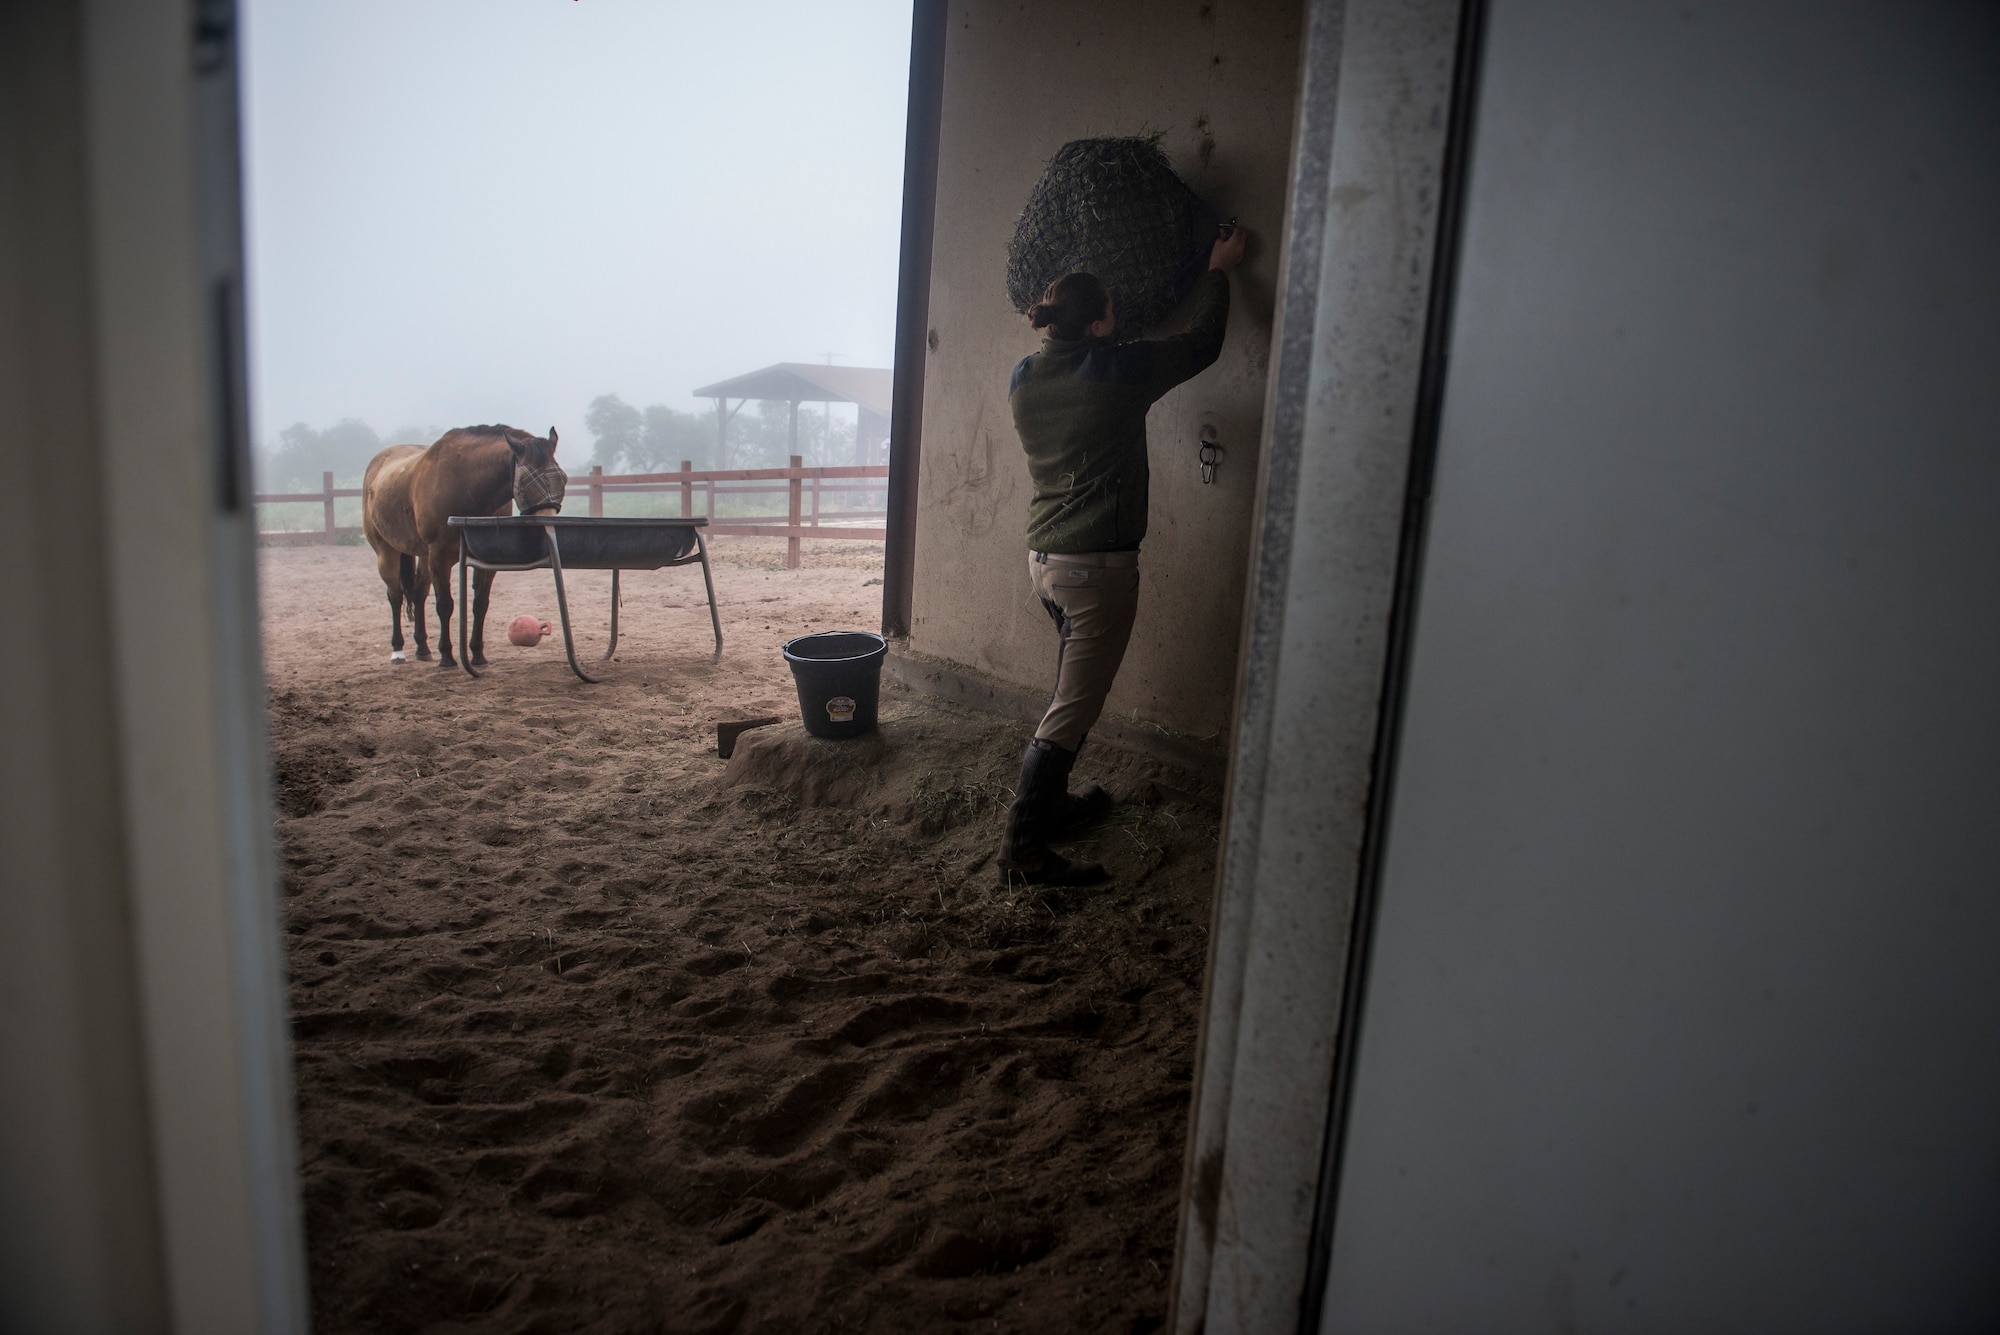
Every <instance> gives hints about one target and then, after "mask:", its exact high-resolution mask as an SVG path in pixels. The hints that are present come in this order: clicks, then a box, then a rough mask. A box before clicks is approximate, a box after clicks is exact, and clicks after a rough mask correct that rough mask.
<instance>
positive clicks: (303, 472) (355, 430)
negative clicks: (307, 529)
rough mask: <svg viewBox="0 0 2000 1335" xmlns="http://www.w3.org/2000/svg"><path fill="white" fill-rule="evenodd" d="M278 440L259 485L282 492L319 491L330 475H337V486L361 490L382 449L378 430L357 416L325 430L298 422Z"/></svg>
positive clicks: (335, 480)
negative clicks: (323, 478)
mask: <svg viewBox="0 0 2000 1335" xmlns="http://www.w3.org/2000/svg"><path fill="white" fill-rule="evenodd" d="M278 438H279V442H280V443H279V445H278V448H277V449H275V450H273V451H271V452H270V454H269V455H268V456H267V462H266V465H265V469H264V473H265V476H264V481H263V482H262V483H260V484H259V485H261V486H265V487H269V488H273V489H275V490H278V491H318V490H319V486H320V475H321V474H322V473H326V472H331V473H332V474H333V484H334V485H335V486H337V487H358V486H360V485H361V475H362V474H363V473H365V472H367V471H368V461H369V460H370V459H373V458H374V457H375V455H376V453H377V452H378V451H379V450H380V449H381V448H382V438H381V437H380V436H378V435H376V434H375V429H374V428H373V427H371V426H369V425H368V424H367V423H366V422H364V421H361V420H360V419H359V418H355V417H344V418H342V419H341V420H340V421H338V422H335V423H334V424H333V425H332V426H330V427H328V428H327V429H326V430H324V431H315V430H314V429H313V428H311V427H309V426H307V425H306V424H305V423H304V422H294V423H293V424H292V425H290V426H288V427H286V428H285V429H284V430H283V431H281V432H279V433H278Z"/></svg>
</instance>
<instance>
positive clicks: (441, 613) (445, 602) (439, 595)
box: [425, 547, 458, 668]
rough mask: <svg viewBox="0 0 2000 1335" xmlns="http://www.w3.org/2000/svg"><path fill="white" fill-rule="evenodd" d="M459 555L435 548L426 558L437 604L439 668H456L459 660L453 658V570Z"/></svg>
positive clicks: (448, 549)
mask: <svg viewBox="0 0 2000 1335" xmlns="http://www.w3.org/2000/svg"><path fill="white" fill-rule="evenodd" d="M457 560H458V553H457V552H455V551H453V550H451V549H450V548H442V547H433V548H431V550H430V554H429V555H428V556H426V557H425V564H426V565H427V566H428V568H429V574H430V580H431V597H432V599H434V600H435V601H436V603H437V614H438V666H439V667H441V668H455V667H457V666H458V660H457V659H456V658H453V657H452V656H451V568H452V566H453V565H455V564H457Z"/></svg>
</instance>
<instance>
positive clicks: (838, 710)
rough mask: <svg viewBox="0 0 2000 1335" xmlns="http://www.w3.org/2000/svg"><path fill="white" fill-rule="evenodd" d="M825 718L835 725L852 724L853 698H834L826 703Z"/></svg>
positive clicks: (844, 696)
mask: <svg viewBox="0 0 2000 1335" xmlns="http://www.w3.org/2000/svg"><path fill="white" fill-rule="evenodd" d="M826 716H827V717H828V718H830V719H832V720H833V721H834V722H835V723H852V722H853V721H854V697H853V696H851V695H836V696H834V697H833V699H831V700H829V701H827V702H826Z"/></svg>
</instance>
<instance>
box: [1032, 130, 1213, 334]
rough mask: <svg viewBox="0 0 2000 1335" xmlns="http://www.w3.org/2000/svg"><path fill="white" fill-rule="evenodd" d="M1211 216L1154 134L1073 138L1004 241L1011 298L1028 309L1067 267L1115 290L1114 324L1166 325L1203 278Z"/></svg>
mask: <svg viewBox="0 0 2000 1335" xmlns="http://www.w3.org/2000/svg"><path fill="white" fill-rule="evenodd" d="M1215 224H1216V217H1215V214H1214V213H1213V212H1212V211H1211V210H1210V209H1209V207H1208V205H1206V204H1204V203H1203V202H1202V201H1201V197H1200V196H1198V195H1196V194H1195V192H1194V191H1193V190H1190V189H1189V188H1188V186H1187V183H1186V182H1184V181H1182V180H1181V178H1180V177H1179V176H1177V175H1175V174H1174V169H1173V165H1172V164H1171V163H1169V162H1168V161H1167V155H1166V154H1165V153H1163V152H1161V151H1160V136H1159V135H1158V134H1151V135H1144V136H1136V137H1127V138H1117V139H1073V140H1071V141H1070V142H1069V143H1067V144H1064V145H1063V146H1062V147H1061V148H1060V149H1059V150H1057V152H1056V155H1055V156H1054V157H1053V158H1050V159H1049V165H1048V166H1047V167H1046V168H1044V169H1043V171H1042V177H1041V179H1040V180H1039V181H1037V182H1035V188H1034V190H1033V191H1032V192H1030V193H1029V195H1028V203H1027V205H1026V207H1024V208H1023V209H1022V210H1021V219H1020V221H1019V222H1018V223H1016V224H1015V225H1014V237H1013V240H1011V241H1009V242H1008V243H1007V296H1008V297H1009V298H1010V299H1011V300H1012V301H1013V303H1014V309H1015V310H1017V311H1022V312H1025V311H1026V310H1027V309H1028V307H1030V306H1032V305H1034V304H1035V302H1037V301H1039V300H1041V297H1042V293H1043V292H1045V291H1046V290H1047V289H1048V285H1049V284H1050V283H1052V282H1054V281H1055V280H1056V279H1058V278H1060V277H1062V276H1063V275H1064V274H1066V273H1074V272H1078V271H1081V272H1084V273H1094V274H1096V275H1097V276H1098V277H1099V278H1100V279H1102V280H1103V281H1104V284H1105V286H1106V287H1108V288H1110V289H1111V296H1112V301H1113V303H1114V306H1115V309H1116V310H1117V312H1118V332H1119V333H1120V334H1121V335H1124V336H1131V335H1136V334H1139V333H1142V332H1144V331H1145V330H1147V329H1150V328H1152V327H1153V326H1155V325H1157V324H1159V323H1160V321H1161V320H1163V319H1165V318H1166V316H1167V314H1168V313H1169V312H1170V311H1172V310H1173V308H1174V307H1175V306H1176V305H1178V304H1179V302H1180V300H1181V298H1182V297H1184V296H1186V295H1187V290H1188V288H1189V287H1191V286H1192V285H1193V284H1194V281H1195V279H1197V278H1199V277H1200V276H1201V272H1202V268H1203V262H1204V260H1205V259H1206V257H1207V255H1208V248H1209V244H1210V243H1211V242H1212V241H1213V240H1214V239H1215Z"/></svg>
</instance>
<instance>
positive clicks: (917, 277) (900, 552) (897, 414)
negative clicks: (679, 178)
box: [882, 0, 947, 636]
mask: <svg viewBox="0 0 2000 1335" xmlns="http://www.w3.org/2000/svg"><path fill="white" fill-rule="evenodd" d="M946 16H947V14H946V8H945V3H944V0H917V2H916V4H915V5H914V6H913V11H912V14H911V18H910V104H909V115H908V119H907V121H906V122H905V125H904V131H903V248H902V256H901V258H900V260H899V261H898V264H897V283H896V374H895V380H894V382H893V387H892V388H891V390H890V395H889V514H888V519H887V533H888V541H887V543H886V545H885V547H884V552H883V565H882V633H883V634H884V635H896V636H907V635H908V634H909V633H910V604H911V596H912V594H913V592H914V588H915V586H914V584H913V582H912V580H913V576H914V574H915V571H914V569H913V567H914V565H915V563H916V554H917V462H918V453H919V445H920V442H919V436H920V435H921V433H922V430H923V415H924V359H925V356H926V355H927V352H928V348H927V336H928V332H929V323H930V308H931V239H932V238H931V233H932V231H933V229H934V227H935V224H936V220H937V162H938V126H939V122H940V119H941V116H942V113H943V110H944V39H945V31H946V27H945V20H946Z"/></svg>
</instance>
